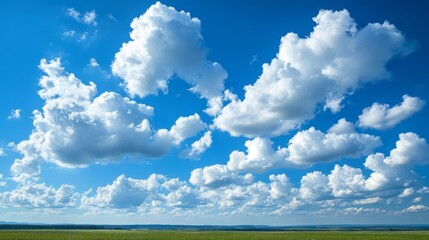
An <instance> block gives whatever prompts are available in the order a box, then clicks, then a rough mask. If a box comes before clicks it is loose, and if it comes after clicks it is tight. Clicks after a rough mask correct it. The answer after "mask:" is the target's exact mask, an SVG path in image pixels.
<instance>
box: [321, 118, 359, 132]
mask: <svg viewBox="0 0 429 240" xmlns="http://www.w3.org/2000/svg"><path fill="white" fill-rule="evenodd" d="M354 132H355V127H354V125H353V123H351V122H348V121H347V120H346V119H345V118H341V119H340V120H338V122H337V123H336V124H334V125H332V127H330V128H329V129H328V133H335V134H347V133H354Z"/></svg>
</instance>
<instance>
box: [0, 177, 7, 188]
mask: <svg viewBox="0 0 429 240" xmlns="http://www.w3.org/2000/svg"><path fill="white" fill-rule="evenodd" d="M2 179H3V174H0V187H3V186H6V182H4V181H2Z"/></svg>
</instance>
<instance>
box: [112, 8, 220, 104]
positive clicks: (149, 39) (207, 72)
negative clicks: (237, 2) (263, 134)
mask: <svg viewBox="0 0 429 240" xmlns="http://www.w3.org/2000/svg"><path fill="white" fill-rule="evenodd" d="M131 28H132V29H133V30H132V32H131V34H130V37H131V41H129V42H127V43H124V44H123V45H122V47H121V49H120V51H119V52H118V53H116V55H115V60H114V61H113V63H112V72H113V73H114V74H115V75H116V76H119V77H121V78H122V79H124V83H125V87H126V89H127V91H128V93H129V94H130V95H131V96H139V97H144V96H146V95H149V94H157V93H158V90H161V91H163V92H166V91H167V89H168V81H169V79H170V78H171V77H172V76H173V75H177V76H178V77H179V78H181V79H183V80H185V81H186V82H187V83H188V84H190V85H191V86H192V87H191V88H190V90H191V91H192V92H195V93H198V94H199V95H200V96H201V97H204V98H207V99H209V98H212V97H217V96H221V95H222V91H223V89H224V84H223V82H224V79H225V78H226V77H227V73H226V72H225V70H224V69H223V68H222V66H221V65H220V64H219V63H216V62H210V61H208V60H207V59H206V55H207V50H206V49H205V48H204V47H203V46H202V45H203V44H202V43H203V37H202V35H201V26H200V20H199V19H197V18H191V16H190V14H189V13H185V12H183V11H181V12H178V11H176V10H175V9H174V8H172V7H168V6H165V5H162V4H161V3H159V2H157V3H156V4H154V5H152V6H151V7H150V8H149V9H148V10H147V11H146V12H145V13H144V14H143V15H141V16H140V17H139V18H135V19H134V20H133V22H132V23H131Z"/></svg>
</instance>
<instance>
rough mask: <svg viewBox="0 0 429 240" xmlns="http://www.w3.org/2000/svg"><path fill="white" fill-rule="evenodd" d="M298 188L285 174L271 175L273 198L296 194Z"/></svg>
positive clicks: (284, 197)
mask: <svg viewBox="0 0 429 240" xmlns="http://www.w3.org/2000/svg"><path fill="white" fill-rule="evenodd" d="M295 191H296V189H295V188H294V187H293V184H292V183H291V182H290V179H289V178H288V177H287V176H286V175H285V174H279V175H274V174H272V175H270V195H271V197H272V198H273V199H288V198H291V197H292V196H294V195H295Z"/></svg>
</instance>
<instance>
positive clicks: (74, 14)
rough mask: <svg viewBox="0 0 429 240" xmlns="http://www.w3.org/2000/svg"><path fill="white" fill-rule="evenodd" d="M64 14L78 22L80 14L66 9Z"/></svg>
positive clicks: (71, 9) (72, 9)
mask: <svg viewBox="0 0 429 240" xmlns="http://www.w3.org/2000/svg"><path fill="white" fill-rule="evenodd" d="M66 14H67V16H69V17H71V18H73V19H74V20H76V21H79V20H80V12H78V11H76V10H75V9H74V8H68V9H67V12H66Z"/></svg>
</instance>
